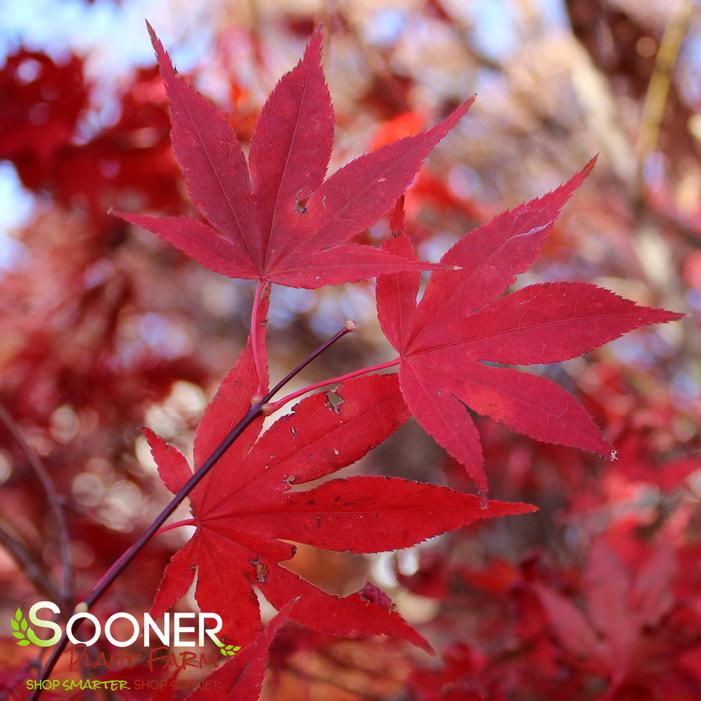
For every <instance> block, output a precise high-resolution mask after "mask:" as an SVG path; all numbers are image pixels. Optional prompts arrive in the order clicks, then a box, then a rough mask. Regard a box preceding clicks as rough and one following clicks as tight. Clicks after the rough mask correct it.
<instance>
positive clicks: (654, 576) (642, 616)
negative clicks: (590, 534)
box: [535, 538, 676, 698]
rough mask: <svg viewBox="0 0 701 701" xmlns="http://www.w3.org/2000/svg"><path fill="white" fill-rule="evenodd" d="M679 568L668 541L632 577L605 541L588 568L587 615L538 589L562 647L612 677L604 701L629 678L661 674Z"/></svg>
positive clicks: (548, 591) (592, 554)
mask: <svg viewBox="0 0 701 701" xmlns="http://www.w3.org/2000/svg"><path fill="white" fill-rule="evenodd" d="M675 570H676V561H675V556H674V551H673V550H672V547H671V545H670V544H669V542H668V541H667V540H666V539H664V538H663V539H660V541H659V542H658V543H657V545H656V546H655V548H654V550H653V551H652V553H651V554H650V555H649V556H648V557H647V558H646V560H645V562H644V563H643V564H642V566H641V567H640V569H639V571H638V572H637V575H636V576H631V572H629V571H628V569H627V568H626V566H625V565H624V564H623V562H622V561H621V559H620V558H619V556H618V555H617V554H616V552H615V551H614V550H612V549H611V547H610V546H608V545H607V544H606V543H605V542H604V541H602V540H600V541H598V542H596V543H595V544H594V546H593V547H592V549H591V552H590V555H589V559H588V562H587V567H586V570H585V576H584V587H583V589H584V598H585V600H586V604H587V615H585V614H584V613H583V612H582V611H581V610H580V609H579V608H578V607H577V606H575V604H573V603H572V602H571V601H570V600H569V599H567V598H566V597H564V596H563V595H562V594H560V593H558V592H556V591H553V590H552V589H550V588H548V587H546V586H544V585H536V589H535V591H536V594H537V595H538V597H539V599H540V602H541V604H542V606H543V610H544V611H545V615H546V617H547V620H548V622H549V623H550V626H551V627H552V630H553V632H554V633H555V635H556V637H557V639H558V641H559V642H560V644H561V645H562V647H563V648H564V649H565V650H566V651H567V652H569V653H570V654H571V655H573V656H574V658H575V659H576V660H581V661H582V663H583V664H589V665H593V666H594V669H598V670H599V673H602V674H606V675H607V676H608V677H609V679H610V684H611V686H610V688H609V690H608V693H607V694H606V695H605V697H604V698H610V697H611V696H612V695H613V693H614V692H615V690H616V689H617V688H618V687H620V686H621V685H622V684H623V683H624V682H625V681H626V680H628V681H632V680H633V679H634V678H635V677H637V676H641V677H645V676H646V675H653V676H657V675H658V674H659V667H656V665H658V664H659V662H660V657H661V655H660V653H661V652H662V650H661V649H660V648H661V646H660V645H655V644H654V642H655V641H658V642H662V639H663V638H665V637H668V636H666V635H664V634H663V631H660V630H659V627H660V626H661V625H663V621H664V617H665V615H666V614H667V613H668V612H669V611H670V610H671V608H672V606H673V604H674V597H673V595H672V580H673V578H674V575H675ZM651 643H652V644H651ZM653 670H654V671H653ZM662 676H664V675H662ZM648 683H649V682H648ZM643 686H647V684H644V685H643Z"/></svg>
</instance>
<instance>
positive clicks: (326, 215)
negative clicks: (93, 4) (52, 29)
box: [119, 25, 472, 288]
mask: <svg viewBox="0 0 701 701" xmlns="http://www.w3.org/2000/svg"><path fill="white" fill-rule="evenodd" d="M149 32H150V34H151V39H152V42H153V46H154V49H155V51H156V55H157V57H158V62H159V64H160V67H161V73H162V75H163V79H164V81H165V85H166V91H167V93H168V98H169V101H170V112H171V123H172V142H173V149H174V151H175V155H176V158H177V160H178V162H179V163H180V166H181V168H182V170H183V173H184V175H185V181H186V184H187V189H188V192H189V194H190V197H191V199H192V200H193V202H194V203H195V204H196V205H197V208H198V209H199V210H200V212H201V213H202V215H203V216H204V218H205V219H206V222H203V221H200V220H198V219H191V218H187V217H154V216H147V215H135V214H124V213H119V216H121V217H123V218H124V219H126V220H127V221H129V222H131V223H133V224H138V225H139V226H142V227H144V228H145V229H148V230H149V231H152V232H153V233H155V234H157V235H158V236H160V237H161V238H163V239H165V240H167V241H169V242H170V243H171V244H173V245H174V246H176V247H177V248H179V249H180V250H181V251H183V252H184V253H186V254H187V255H189V256H190V257H191V258H194V259H195V260H196V261H198V262H199V263H201V264H202V265H204V266H206V267H208V268H211V269H212V270H214V271H216V272H218V273H221V274H222V275H227V276H229V277H234V278H252V279H258V280H263V281H272V282H277V283H279V284H281V285H290V286H293V287H307V288H316V287H321V286H323V285H328V284H338V283H342V282H348V281H354V280H359V279H363V278H367V277H372V276H374V275H376V274H378V273H381V272H394V271H397V270H406V269H407V268H417V267H418V268H420V267H424V268H425V267H427V266H426V265H425V264H419V263H417V262H416V261H407V260H406V259H405V258H402V257H400V256H396V255H393V254H392V253H390V252H389V251H383V250H381V249H377V248H374V247H372V246H364V245H359V244H353V243H350V242H351V240H352V239H353V237H354V236H356V235H357V234H359V233H361V232H362V231H364V230H365V229H367V228H368V227H369V226H371V225H372V224H374V223H375V222H376V221H377V220H378V219H379V218H380V217H381V216H382V215H384V214H385V213H386V212H387V211H389V210H390V209H391V207H392V205H393V204H394V202H395V201H396V200H397V198H398V197H399V196H400V195H401V194H402V192H403V191H404V190H405V189H406V188H407V186H408V185H409V184H410V182H411V180H412V178H413V177H414V175H415V174H416V172H417V170H418V169H419V167H420V166H421V163H422V162H423V161H424V159H425V158H426V157H427V156H428V154H429V152H430V151H431V149H432V148H433V147H434V146H435V145H436V144H437V143H438V142H439V141H440V140H441V139H442V138H443V137H444V136H445V135H446V134H447V133H448V131H450V129H452V128H453V127H454V126H455V125H456V124H457V122H458V120H459V119H460V118H461V117H462V116H463V115H464V114H465V112H467V110H468V108H469V106H470V104H471V103H472V99H470V100H468V101H467V102H465V103H464V104H463V105H462V106H460V107H459V108H457V109H456V110H455V111H454V112H453V113H452V114H451V115H450V116H449V117H447V118H446V119H445V120H444V121H442V122H440V123H439V124H437V125H436V126H435V127H433V128H432V129H429V130H428V131H425V132H422V133H421V134H418V135H416V136H411V137H407V138H405V139H401V140H400V141H397V142H395V143H393V144H390V145H388V146H385V147H384V148H380V149H378V150H376V151H373V152H372V153H369V154H367V155H364V156H361V157H360V158H357V159H355V160H354V161H352V162H350V163H348V164H347V165H346V166H344V167H343V168H341V169H340V170H338V171H336V172H335V173H334V174H333V175H332V176H330V177H329V178H327V179H326V180H324V177H325V175H326V169H327V166H328V163H329V158H330V155H331V148H332V145H333V128H334V119H333V108H332V105H331V99H330V96H329V91H328V88H327V86H326V82H325V79H324V73H323V71H322V68H321V45H322V33H321V30H320V29H318V30H317V31H316V32H315V33H314V35H313V36H312V38H311V40H310V41H309V44H308V45H307V48H306V51H305V53H304V57H303V58H302V60H301V61H300V63H299V64H298V65H297V67H296V68H294V69H293V70H292V71H290V72H289V73H287V74H286V75H285V76H283V77H282V79H281V80H280V81H279V83H278V84H277V86H276V87H275V89H274V90H273V92H272V94H271V95H270V97H269V99H268V101H267V102H266V103H265V105H264V107H263V109H262V111H261V114H260V117H259V119H258V122H257V124H256V129H255V133H254V136H253V139H252V141H251V146H250V151H249V167H247V165H246V158H245V156H244V153H243V151H242V149H241V146H240V144H239V143H238V141H237V138H236V135H235V133H234V131H233V130H232V128H231V126H230V125H229V123H228V122H227V119H226V117H225V116H224V115H223V114H222V113H221V112H220V111H219V110H218V109H217V108H216V107H215V106H214V105H212V104H211V103H210V102H209V101H208V100H206V99H205V98H204V97H202V96H201V95H200V94H198V93H197V92H196V91H195V90H193V89H192V88H191V87H190V86H189V85H188V83H187V82H186V81H185V80H184V79H183V78H182V77H180V76H178V75H177V74H176V72H175V70H174V68H173V65H172V63H171V61H170V58H169V57H168V54H167V53H166V52H165V50H164V49H163V46H162V44H161V42H160V41H159V40H158V38H157V37H156V35H155V33H154V31H153V29H152V28H151V27H150V25H149ZM428 267H432V266H428Z"/></svg>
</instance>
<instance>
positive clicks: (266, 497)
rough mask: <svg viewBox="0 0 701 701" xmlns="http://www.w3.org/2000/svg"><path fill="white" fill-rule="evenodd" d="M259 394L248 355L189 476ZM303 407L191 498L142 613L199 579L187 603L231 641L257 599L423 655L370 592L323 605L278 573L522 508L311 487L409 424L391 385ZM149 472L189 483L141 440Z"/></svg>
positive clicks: (162, 447) (237, 454)
mask: <svg viewBox="0 0 701 701" xmlns="http://www.w3.org/2000/svg"><path fill="white" fill-rule="evenodd" d="M256 388H257V378H256V371H255V368H254V362H253V356H252V352H251V346H250V343H249V345H248V346H247V347H246V349H245V350H244V351H243V353H242V354H241V356H240V358H239V360H238V362H237V364H236V366H235V367H234V368H233V370H232V371H231V372H230V373H229V375H228V376H227V377H226V378H225V379H224V381H223V382H222V385H221V387H220V389H219V391H218V392H217V394H216V396H215V398H214V399H213V400H212V402H211V403H210V404H209V406H208V407H207V409H206V411H205V413H204V416H203V418H202V420H201V422H200V424H199V426H198V429H197V431H196V435H195V440H194V462H195V467H196V468H198V467H200V465H201V464H202V463H203V462H204V461H205V459H206V458H207V457H208V456H209V455H210V454H211V453H212V452H213V451H214V449H215V448H216V447H217V445H218V444H219V443H220V442H221V440H222V439H223V438H224V436H225V435H226V433H227V432H228V431H229V430H230V429H231V427H232V426H233V425H234V424H236V422H238V421H239V420H240V419H241V417H242V416H243V415H244V414H245V413H246V411H247V410H248V409H249V407H250V405H251V400H252V397H253V395H254V392H255V391H256ZM336 395H337V396H335V397H334V401H330V400H329V396H328V395H327V394H326V393H323V392H322V393H318V394H315V395H312V396H310V397H308V398H306V399H304V400H302V401H301V402H300V403H299V404H297V405H296V406H295V408H294V411H293V412H292V413H291V414H288V415H286V416H283V417H282V418H280V419H279V420H278V421H277V422H275V423H274V424H273V425H272V426H271V428H270V429H268V430H267V431H266V432H265V433H263V434H262V435H261V436H260V437H258V436H257V434H258V432H259V431H260V428H261V425H262V419H260V420H259V421H258V422H256V423H254V424H252V425H251V426H250V427H249V429H248V430H247V431H246V432H245V433H244V434H243V435H242V436H241V438H240V439H239V440H238V441H237V442H236V443H235V444H234V445H233V447H232V448H231V449H230V450H229V451H228V452H227V453H226V454H225V455H224V457H223V458H222V459H221V460H220V462H219V463H217V465H216V467H215V468H214V469H213V470H212V471H211V472H210V473H209V474H208V475H207V476H206V477H205V478H204V479H203V480H202V482H201V483H200V484H199V485H198V486H197V487H196V488H195V489H194V490H193V491H192V492H191V494H190V502H191V505H192V512H193V516H194V521H195V523H196V525H197V528H196V531H195V534H194V535H193V537H192V538H191V539H190V540H189V541H188V542H187V543H186V544H185V545H184V546H183V548H182V549H181V550H180V551H178V552H177V553H176V554H175V555H174V557H173V558H172V560H171V562H170V563H169V565H168V567H167V568H166V570H165V573H164V576H163V580H162V582H161V585H160V588H159V590H158V593H157V595H156V597H155V600H154V603H153V607H152V612H153V614H154V615H160V614H161V613H162V612H163V611H165V610H166V609H168V608H169V607H171V606H172V605H173V604H174V603H175V602H176V601H178V600H179V599H180V598H181V597H182V596H184V595H185V593H186V592H187V590H188V588H189V587H190V585H191V583H192V581H193V578H194V576H195V570H197V585H196V590H195V597H196V599H197V601H198V603H199V605H200V607H201V608H202V610H206V611H214V612H217V613H219V614H220V615H221V616H222V619H223V621H224V628H223V635H224V636H225V638H226V639H227V640H228V641H231V642H236V643H238V644H242V645H243V644H245V643H247V642H248V641H250V640H251V639H253V637H254V635H255V634H256V632H257V630H258V628H259V622H260V613H259V609H258V599H257V597H256V595H255V593H254V589H253V588H254V587H256V588H257V589H258V590H260V592H261V593H262V594H263V595H264V596H265V597H266V599H268V601H269V602H270V603H271V604H272V605H273V606H275V607H276V608H278V609H280V608H281V607H282V606H283V605H285V604H286V603H287V602H288V601H290V600H291V599H294V598H297V597H300V600H299V602H298V603H297V604H296V605H295V606H294V608H293V609H292V610H291V611H290V617H291V618H292V620H294V621H296V622H298V623H301V624H303V625H305V626H307V627H309V628H311V629H314V630H317V631H319V632H322V633H331V634H334V635H341V636H345V637H351V638H355V637H367V636H371V635H377V634H380V635H389V636H393V637H400V638H405V639H407V640H409V641H410V642H412V643H414V644H415V645H419V646H421V647H423V648H426V649H430V648H429V646H428V643H427V642H426V641H425V640H424V639H423V638H422V637H421V636H420V635H419V634H418V633H417V632H416V631H415V630H414V629H413V628H411V627H410V626H409V625H407V624H406V623H405V622H404V620H403V619H402V618H401V617H400V616H399V614H397V613H396V612H394V611H393V610H392V609H391V606H389V605H388V600H387V599H386V598H383V596H382V595H381V594H380V593H379V592H378V591H377V590H376V589H372V588H370V589H368V588H366V589H364V590H362V591H361V592H357V593H355V594H352V595H350V596H346V597H342V598H339V597H336V596H332V595H330V594H328V593H326V592H324V591H323V590H321V589H319V588H317V587H316V586H314V585H313V584H311V583H310V582H307V581H305V580H304V579H302V578H300V577H299V576H298V575H296V574H295V573H294V572H292V571H291V570H289V569H287V568H286V567H285V566H284V565H281V564H280V563H281V562H282V561H286V560H289V559H291V558H292V557H293V556H294V554H295V547H294V546H293V545H291V544H290V543H289V542H287V541H296V542H301V543H307V544H309V545H313V546H316V547H319V548H325V549H329V550H338V551H350V552H354V553H370V552H379V551H385V550H393V549H396V548H404V547H407V546H410V545H413V544H415V543H417V542H419V541H422V540H424V539H426V538H430V537H432V536H434V535H438V534H440V533H444V532H446V531H450V530H453V529H456V528H459V527H460V526H463V525H466V524H470V523H473V522H476V521H479V520H482V519H489V518H494V517H498V516H505V515H508V514H519V513H525V512H528V511H531V510H533V509H534V507H531V506H530V505H527V504H508V503H502V502H498V501H491V502H489V503H487V504H484V506H485V508H481V504H480V499H479V498H477V497H475V496H473V495H469V494H463V493H461V492H457V491H454V490H451V489H447V488H445V487H439V486H434V485H431V484H421V483H418V482H411V481H408V480H404V479H399V478H384V477H372V476H364V477H350V478H346V479H334V480H331V481H326V482H324V483H323V484H321V485H319V486H316V487H313V488H311V489H304V490H302V489H299V488H298V486H299V485H304V484H306V483H308V482H311V481H314V480H318V479H319V478H322V477H327V476H328V475H331V474H332V473H334V472H336V471H337V470H339V469H341V468H342V467H345V466H346V465H349V464H351V463H353V462H355V461H356V460H358V459H359V458H361V457H362V456H363V455H364V454H365V453H366V452H367V451H368V450H370V449H371V448H373V447H374V446H376V445H378V444H379V443H381V442H382V441H384V440H385V439H386V438H387V437H388V436H389V435H391V434H392V433H393V432H394V431H395V430H396V429H397V428H398V427H399V426H400V425H401V424H402V423H404V421H406V419H407V418H408V412H407V410H406V407H405V404H404V402H403V400H402V397H401V393H400V392H399V387H398V382H397V377H396V375H372V376H365V377H360V378H356V379H353V380H349V381H347V382H345V383H343V384H341V385H340V386H339V387H338V389H337V390H336ZM147 437H148V440H149V443H150V445H151V450H152V452H153V455H154V458H155V460H156V462H157V464H158V469H159V473H160V475H161V477H162V479H163V481H164V483H165V484H166V486H167V487H168V488H169V489H170V490H171V491H176V490H177V489H178V488H180V486H182V484H183V483H184V482H185V481H186V480H187V479H188V478H189V477H190V476H191V474H192V472H191V470H190V467H189V465H188V463H187V461H186V459H185V458H184V457H183V456H182V454H181V453H179V452H178V451H177V450H176V449H175V448H174V447H172V446H169V445H167V444H166V443H165V442H163V440H161V439H160V438H158V437H157V436H156V435H155V434H153V433H152V432H150V431H147Z"/></svg>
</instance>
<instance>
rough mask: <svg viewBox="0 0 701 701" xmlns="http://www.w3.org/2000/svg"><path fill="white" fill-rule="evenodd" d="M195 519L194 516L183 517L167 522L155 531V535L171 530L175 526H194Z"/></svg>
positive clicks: (195, 523)
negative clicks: (179, 519)
mask: <svg viewBox="0 0 701 701" xmlns="http://www.w3.org/2000/svg"><path fill="white" fill-rule="evenodd" d="M196 525H197V521H195V519H194V518H184V519H183V520H182V521H175V522H174V523H169V524H168V525H167V526H163V527H162V528H159V529H158V531H156V533H155V535H162V534H163V533H167V532H168V531H173V530H175V529H176V528H182V527H183V526H196Z"/></svg>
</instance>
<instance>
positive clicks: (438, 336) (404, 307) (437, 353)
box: [377, 160, 682, 494]
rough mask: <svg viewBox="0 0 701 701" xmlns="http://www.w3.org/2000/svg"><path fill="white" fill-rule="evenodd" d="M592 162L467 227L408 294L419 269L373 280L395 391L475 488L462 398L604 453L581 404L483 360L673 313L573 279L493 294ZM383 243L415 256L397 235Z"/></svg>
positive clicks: (533, 250)
mask: <svg viewBox="0 0 701 701" xmlns="http://www.w3.org/2000/svg"><path fill="white" fill-rule="evenodd" d="M593 165H594V160H592V161H591V162H590V163H589V164H588V165H587V166H586V167H585V168H584V169H583V170H582V171H580V172H579V173H577V174H576V175H575V176H574V177H573V178H572V179H571V180H569V181H568V182H566V183H565V184H564V185H561V186H560V187H559V188H557V189H556V190H554V191H552V192H550V193H548V194H547V195H545V196H544V197H541V198H539V199H535V200H531V201H530V202H526V203H525V204H522V205H520V206H519V207H516V208H515V209H513V210H510V211H507V212H503V213H502V214H499V215H498V216H497V217H495V218H494V219H493V220H492V221H491V222H489V223H488V224H485V225H484V226H480V227H479V228H477V229H475V230H474V231H471V232H470V233H468V234H466V235H465V236H464V237H463V238H462V239H461V240H460V241H458V242H457V243H456V244H455V245H454V246H453V247H452V248H451V249H450V250H449V251H448V252H447V253H446V254H445V255H444V256H443V258H442V259H441V262H443V263H446V264H449V265H453V266H457V267H459V268H460V269H459V270H439V271H436V272H435V273H434V274H432V276H431V279H430V281H429V283H428V285H427V287H426V290H425V292H424V294H423V296H422V297H421V300H420V302H419V303H418V304H417V295H418V292H419V283H420V273H419V272H418V271H406V272H402V273H398V274H393V275H383V276H381V277H380V278H379V279H378V282H377V309H378V316H379V320H380V324H381V325H382V328H383V330H384V333H385V335H386V336H387V338H388V340H389V341H390V343H391V344H392V345H393V346H394V348H395V349H396V350H397V351H399V354H400V359H399V360H400V362H399V364H400V372H399V380H400V385H401V390H402V394H403V396H404V399H405V400H406V403H407V405H408V406H409V409H410V411H411V413H412V414H413V415H414V416H415V417H416V419H417V421H418V422H419V423H420V424H421V425H422V426H423V427H424V429H425V430H426V431H427V432H428V433H429V434H430V435H432V436H433V437H434V438H435V439H436V441H438V443H440V444H441V445H442V446H443V447H444V448H445V449H446V450H447V451H448V453H449V454H450V455H452V456H453V457H454V458H455V459H456V460H458V461H459V462H461V463H462V464H463V465H465V467H466V469H467V471H468V472H469V474H470V475H471V476H472V477H473V479H474V480H475V481H476V483H477V485H478V487H479V489H480V491H481V492H482V493H483V494H484V493H486V490H487V482H486V477H485V473H484V469H483V462H484V461H483V456H482V449H481V445H480V440H479V435H478V432H477V429H476V427H475V425H474V423H473V421H472V419H471V417H470V414H469V413H468V407H469V408H470V409H473V410H474V411H476V412H477V413H478V414H482V415H486V416H490V417H491V418H493V419H495V420H497V421H499V422H501V423H503V424H505V425H506V426H508V427H509V428H511V429H512V430H515V431H518V432H519V433H524V434H526V435H528V436H530V437H532V438H535V439H536V440H540V441H545V442H548V443H557V444H560V445H567V446H573V447H577V448H582V449H584V450H590V451H593V452H596V453H599V454H601V455H604V456H609V455H610V454H611V452H612V451H611V447H610V445H609V444H608V442H607V441H606V439H605V438H604V437H603V436H602V434H601V432H600V431H599V429H598V427H597V426H596V424H595V423H594V421H593V420H592V418H591V417H590V416H589V414H588V412H587V411H586V410H585V409H584V407H583V406H582V405H581V404H580V403H579V402H578V401H576V400H575V399H574V397H572V396H571V395H570V394H569V393H567V392H566V391H565V390H563V389H562V388H561V387H560V386H559V385H557V384H555V383H554V382H551V381H550V380H548V379H546V378H543V377H538V376H536V375H533V374H529V373H524V372H519V371H517V370H514V369H511V368H504V367H495V366H494V365H492V364H489V365H487V364H485V363H499V364H513V365H533V364H539V363H554V362H557V361H561V360H567V359H568V358H574V357H575V356H578V355H581V354H582V353H586V352H587V351H590V350H592V349H593V348H596V347H597V346H600V345H602V344H604V343H607V342H608V341H610V340H612V339H614V338H617V337H618V336H621V335H622V334H624V333H626V332H628V331H631V330H632V329H635V328H638V327H639V326H644V325H646V324H654V323H659V322H666V321H671V320H673V319H678V318H680V317H681V316H682V315H681V314H674V313H672V312H668V311H664V310H661V309H649V308H646V307H640V306H637V305H636V304H635V303H634V302H631V301H629V300H627V299H623V298H621V297H619V296H618V295H616V294H614V293H613V292H609V291H608V290H605V289H602V288H600V287H596V286H594V285H590V284H586V283H582V282H569V283H547V284H538V285H530V286H528V287H524V288H523V289H520V290H518V291H516V292H514V293H512V294H509V295H507V296H504V297H497V296H498V295H499V294H500V293H502V292H503V291H504V290H505V289H506V288H507V287H508V286H509V285H510V284H511V283H513V282H514V279H515V277H516V275H518V274H519V273H522V272H524V271H525V270H526V269H527V268H528V267H529V266H530V265H531V263H532V262H533V261H534V259H535V258H536V256H537V255H538V252H539V251H540V249H541V247H542V245H543V243H544V241H545V239H546V237H547V235H548V232H549V230H550V229H551V228H552V225H553V223H554V221H555V219H556V217H557V215H558V213H559V212H560V210H561V209H562V207H563V206H564V205H565V203H566V202H567V200H568V199H569V197H570V195H571V194H572V192H573V191H574V190H575V189H576V188H577V187H578V186H579V185H580V184H581V183H582V181H583V180H584V178H585V177H586V175H587V174H588V173H589V171H590V170H591V168H592V167H593ZM384 247H385V249H386V250H388V251H391V252H393V253H396V254H397V255H404V256H406V257H407V258H414V250H413V247H412V245H411V242H410V241H409V239H408V237H407V236H406V234H404V233H399V234H398V235H397V236H395V237H393V238H391V239H388V240H387V241H385V244H384Z"/></svg>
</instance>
